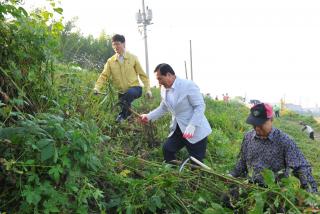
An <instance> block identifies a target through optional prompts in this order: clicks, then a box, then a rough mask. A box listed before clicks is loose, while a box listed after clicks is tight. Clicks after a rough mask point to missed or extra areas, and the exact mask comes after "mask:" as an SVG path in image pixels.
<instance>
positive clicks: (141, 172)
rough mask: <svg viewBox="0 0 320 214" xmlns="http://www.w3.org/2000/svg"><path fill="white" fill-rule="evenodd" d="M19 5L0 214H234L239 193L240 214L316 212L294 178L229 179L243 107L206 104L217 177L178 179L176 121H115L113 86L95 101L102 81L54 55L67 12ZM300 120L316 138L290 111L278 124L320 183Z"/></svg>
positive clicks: (4, 20) (5, 110) (4, 91)
mask: <svg viewBox="0 0 320 214" xmlns="http://www.w3.org/2000/svg"><path fill="white" fill-rule="evenodd" d="M18 3H19V1H5V2H4V3H3V4H1V5H0V21H1V22H0V25H1V27H0V33H1V39H0V45H1V48H0V56H1V62H0V92H1V97H0V98H1V99H0V100H1V102H0V187H1V190H2V191H1V193H0V213H1V212H7V213H207V214H209V213H233V211H232V210H230V209H228V208H226V207H223V206H222V203H221V201H222V197H221V196H222V195H223V194H224V193H226V192H228V189H229V188H235V187H238V188H239V189H240V195H239V196H238V197H237V196H234V197H231V202H232V204H233V205H234V207H235V209H236V210H238V211H239V212H240V213H241V212H249V213H263V211H265V212H266V213H276V212H280V211H281V210H282V211H283V210H285V211H286V212H287V213H300V212H301V213H302V212H305V213H312V212H317V211H319V205H320V199H319V196H318V195H315V194H309V193H307V192H306V191H304V190H302V189H300V188H299V181H298V180H297V179H296V178H294V177H289V178H287V179H284V180H283V181H282V182H281V183H279V184H275V183H274V177H273V174H272V173H271V172H270V171H265V172H264V177H265V180H266V183H267V185H268V188H261V187H258V186H255V185H252V184H249V183H248V182H247V181H246V180H240V179H233V178H230V177H228V176H226V174H227V173H228V172H229V170H231V169H232V168H233V166H234V164H235V162H236V159H237V154H238V152H239V148H240V144H241V141H242V137H243V133H244V132H245V131H247V130H249V129H250V126H248V125H247V124H245V118H246V116H247V114H248V109H247V108H246V107H245V106H243V105H241V104H239V103H237V102H231V103H228V104H225V103H223V102H220V101H213V100H206V103H207V107H206V115H207V117H208V120H209V122H210V124H211V126H212V127H213V133H212V134H211V135H210V137H209V144H208V153H207V157H206V160H205V164H207V165H208V166H210V167H211V168H212V170H210V171H205V170H201V169H191V167H190V166H187V167H186V168H185V169H184V170H183V171H182V172H181V173H179V171H178V167H177V166H174V165H168V164H164V163H163V157H162V151H161V145H162V141H163V140H164V139H165V138H166V136H167V131H168V124H169V120H170V117H169V116H166V117H164V118H162V119H161V120H159V121H157V122H156V123H154V124H150V125H148V126H143V125H141V124H139V123H137V121H136V118H134V117H132V118H130V119H129V121H127V122H125V123H124V124H116V123H115V122H114V119H115V117H116V114H117V111H118V109H117V105H116V103H117V99H118V98H117V93H116V91H115V90H114V89H113V88H112V86H111V85H110V84H108V85H107V87H106V88H105V91H106V92H107V97H104V96H94V95H93V93H92V88H93V85H94V82H95V80H96V79H97V76H98V74H97V73H95V72H92V71H89V70H81V71H74V70H72V68H71V67H70V66H69V62H70V61H69V59H68V58H67V57H65V58H64V57H63V55H61V54H62V53H61V52H59V48H57V47H61V46H60V45H61V35H63V32H64V31H63V26H62V24H61V20H59V19H58V20H55V19H54V17H55V15H54V14H57V13H58V15H59V13H61V12H62V9H61V8H59V7H56V5H55V3H54V2H53V1H51V6H52V12H48V11H45V10H38V11H36V12H34V13H30V14H28V13H27V12H26V11H25V10H24V9H23V8H21V7H19V4H18ZM8 17H10V18H8ZM106 38H107V37H106ZM57 44H59V45H57ZM69 44H70V43H69ZM64 47H67V46H64ZM60 50H61V49H60ZM65 50H68V48H66V49H65ZM61 57H62V58H63V60H62V59H61ZM59 58H60V61H62V62H63V63H58V61H56V60H57V59H59ZM64 60H65V61H64ZM152 90H153V94H154V95H155V96H154V98H153V99H152V100H147V99H146V98H144V97H143V98H141V99H139V100H138V101H136V102H135V103H134V109H135V110H136V111H137V112H139V113H145V112H147V111H149V110H151V109H153V108H154V107H156V106H157V105H158V104H159V100H160V99H159V96H160V95H159V91H158V89H156V88H154V89H152ZM299 121H305V122H308V123H309V124H311V125H312V126H313V127H314V128H315V130H316V132H320V126H319V125H318V124H316V122H315V121H314V120H313V118H311V117H303V116H300V115H296V114H293V113H291V112H287V113H285V115H284V116H283V117H281V118H280V119H276V120H275V125H276V126H277V127H279V128H281V129H282V130H284V131H285V132H287V133H289V134H290V135H291V136H292V137H293V138H294V139H296V142H297V144H298V146H299V147H300V148H301V149H302V151H303V152H304V154H305V156H306V157H307V159H308V160H309V161H310V163H311V164H312V166H313V169H314V175H315V178H316V180H317V182H318V183H319V181H320V174H319V173H320V172H319V169H320V168H319V163H318V162H319V150H320V149H319V146H318V145H319V140H318V141H315V142H313V141H311V140H309V139H308V136H306V134H304V133H302V132H301V127H300V126H299V124H298V123H299ZM178 157H179V159H180V160H183V159H185V158H186V157H187V153H186V151H182V152H181V153H179V156H178Z"/></svg>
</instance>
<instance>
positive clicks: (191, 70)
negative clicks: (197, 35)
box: [190, 40, 193, 81]
mask: <svg viewBox="0 0 320 214" xmlns="http://www.w3.org/2000/svg"><path fill="white" fill-rule="evenodd" d="M190 72H191V80H192V81H193V69H192V45H191V40H190Z"/></svg>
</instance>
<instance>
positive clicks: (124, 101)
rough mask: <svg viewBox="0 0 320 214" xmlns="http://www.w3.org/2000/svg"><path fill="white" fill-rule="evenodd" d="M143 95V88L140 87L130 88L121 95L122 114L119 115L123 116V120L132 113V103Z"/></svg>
mask: <svg viewBox="0 0 320 214" xmlns="http://www.w3.org/2000/svg"><path fill="white" fill-rule="evenodd" d="M141 95H142V88H141V87H140V86H134V87H131V88H129V89H128V90H127V91H126V92H125V93H123V94H119V100H120V106H121V112H120V113H119V115H121V116H122V118H123V119H126V118H127V117H128V116H129V115H130V114H131V112H130V111H129V108H130V107H131V103H132V102H133V101H134V100H135V99H138V98H139V97H141Z"/></svg>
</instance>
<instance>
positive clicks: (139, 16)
mask: <svg viewBox="0 0 320 214" xmlns="http://www.w3.org/2000/svg"><path fill="white" fill-rule="evenodd" d="M151 20H152V11H151V10H150V9H149V8H148V6H147V8H145V6H144V0H142V13H141V11H140V10H139V12H138V13H136V21H137V24H138V28H142V31H143V39H144V51H145V58H146V73H147V76H148V77H149V57H148V41H147V26H148V25H151V24H153V23H151ZM140 33H141V31H140Z"/></svg>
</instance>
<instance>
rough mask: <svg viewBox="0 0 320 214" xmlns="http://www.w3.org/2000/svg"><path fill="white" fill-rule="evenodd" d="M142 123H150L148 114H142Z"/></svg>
mask: <svg viewBox="0 0 320 214" xmlns="http://www.w3.org/2000/svg"><path fill="white" fill-rule="evenodd" d="M140 122H141V123H143V124H147V123H148V122H149V119H148V115H147V114H141V115H140Z"/></svg>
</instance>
